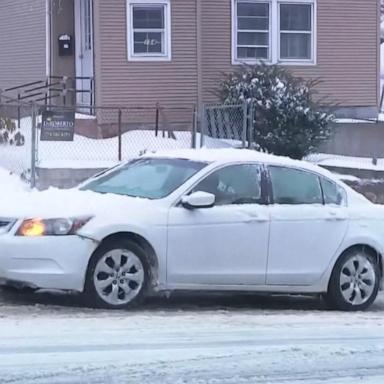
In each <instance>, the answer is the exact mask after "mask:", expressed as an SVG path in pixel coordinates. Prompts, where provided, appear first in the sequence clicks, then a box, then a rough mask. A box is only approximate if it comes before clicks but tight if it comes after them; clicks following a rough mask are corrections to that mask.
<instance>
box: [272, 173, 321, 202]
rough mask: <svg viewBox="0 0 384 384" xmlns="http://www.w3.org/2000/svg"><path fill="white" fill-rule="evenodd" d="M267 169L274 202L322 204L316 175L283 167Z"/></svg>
mask: <svg viewBox="0 0 384 384" xmlns="http://www.w3.org/2000/svg"><path fill="white" fill-rule="evenodd" d="M269 169H270V176H271V182H272V192H273V201H274V203H275V204H323V195H322V190H321V186H320V180H319V177H318V176H317V175H315V174H313V173H310V172H306V171H301V170H297V169H292V168H284V167H270V168H269Z"/></svg>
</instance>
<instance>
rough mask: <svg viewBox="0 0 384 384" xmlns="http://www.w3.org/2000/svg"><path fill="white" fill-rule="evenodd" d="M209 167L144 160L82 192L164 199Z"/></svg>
mask: <svg viewBox="0 0 384 384" xmlns="http://www.w3.org/2000/svg"><path fill="white" fill-rule="evenodd" d="M205 166H206V163H203V162H195V161H189V160H183V159H161V158H159V159H151V158H147V159H146V158H143V159H140V160H134V161H131V162H130V163H128V164H126V165H124V166H122V167H119V168H116V169H115V170H112V171H111V172H109V173H107V174H105V175H102V176H100V177H99V178H97V179H95V180H92V181H90V182H89V183H88V184H85V185H84V186H83V187H82V188H81V189H82V190H90V191H93V192H97V193H113V194H116V195H126V196H132V197H141V198H145V199H162V198H164V197H166V196H168V195H169V194H170V193H172V192H173V191H175V190H176V189H177V188H179V187H180V186H181V185H182V184H184V183H185V182H186V181H187V180H188V179H189V178H190V177H192V176H193V175H194V174H196V173H197V172H198V171H200V170H201V169H202V168H204V167H205Z"/></svg>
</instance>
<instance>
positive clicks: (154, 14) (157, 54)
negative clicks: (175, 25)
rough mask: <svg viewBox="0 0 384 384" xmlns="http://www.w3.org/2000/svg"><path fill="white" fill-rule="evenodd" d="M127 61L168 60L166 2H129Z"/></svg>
mask: <svg viewBox="0 0 384 384" xmlns="http://www.w3.org/2000/svg"><path fill="white" fill-rule="evenodd" d="M127 7H128V17H129V20H128V59H129V60H170V58H171V51H170V49H171V47H170V4H169V0H151V1H148V0H128V5H127Z"/></svg>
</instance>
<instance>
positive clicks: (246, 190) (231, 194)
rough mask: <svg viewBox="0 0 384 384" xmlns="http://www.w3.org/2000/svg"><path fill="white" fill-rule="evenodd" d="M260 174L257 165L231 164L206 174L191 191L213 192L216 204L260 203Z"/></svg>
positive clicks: (259, 168)
mask: <svg viewBox="0 0 384 384" xmlns="http://www.w3.org/2000/svg"><path fill="white" fill-rule="evenodd" d="M261 174H262V172H261V167H260V166H259V165H255V164H249V165H232V166H229V167H225V168H222V169H219V170H217V171H215V172H213V173H212V174H210V175H209V176H207V177H206V178H205V179H204V180H202V181H201V182H200V183H199V184H198V185H197V186H196V187H195V188H194V189H193V192H197V191H203V192H208V193H212V194H214V195H215V197H216V202H215V204H216V205H228V204H260V203H261V202H262V195H261Z"/></svg>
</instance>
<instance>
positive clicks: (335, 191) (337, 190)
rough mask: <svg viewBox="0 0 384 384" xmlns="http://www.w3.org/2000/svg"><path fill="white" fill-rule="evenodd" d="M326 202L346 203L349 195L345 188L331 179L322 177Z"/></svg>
mask: <svg viewBox="0 0 384 384" xmlns="http://www.w3.org/2000/svg"><path fill="white" fill-rule="evenodd" d="M321 187H322V188H323V194H324V203H325V204H333V205H346V202H347V197H346V193H345V191H344V189H343V188H342V187H340V186H339V185H337V184H336V183H334V182H333V181H331V180H328V179H325V178H323V177H322V178H321Z"/></svg>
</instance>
